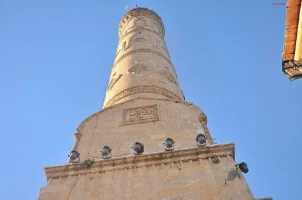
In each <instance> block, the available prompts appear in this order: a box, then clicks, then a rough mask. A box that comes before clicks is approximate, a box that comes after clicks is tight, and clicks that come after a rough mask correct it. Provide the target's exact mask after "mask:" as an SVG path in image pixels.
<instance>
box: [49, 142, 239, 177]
mask: <svg viewBox="0 0 302 200" xmlns="http://www.w3.org/2000/svg"><path fill="white" fill-rule="evenodd" d="M234 151H235V147H234V144H233V143H229V144H224V145H211V146H205V147H201V148H196V147H195V148H190V149H183V150H174V151H171V152H160V153H151V154H143V155H139V156H134V155H133V156H128V157H122V158H112V159H108V160H98V161H95V163H94V164H93V165H92V166H91V167H89V168H85V165H84V163H83V162H81V163H73V164H67V165H60V166H54V167H45V169H44V171H45V175H46V177H47V180H48V179H49V178H60V177H67V176H77V175H85V174H91V173H104V172H106V171H113V170H128V169H132V168H139V167H148V166H156V165H161V164H163V163H164V164H168V163H172V162H174V163H176V162H181V161H183V162H184V161H190V160H199V159H208V158H213V157H217V156H219V157H225V156H231V157H233V158H234V157H235V155H234ZM234 159H235V158H234Z"/></svg>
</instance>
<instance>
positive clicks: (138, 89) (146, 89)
mask: <svg viewBox="0 0 302 200" xmlns="http://www.w3.org/2000/svg"><path fill="white" fill-rule="evenodd" d="M138 93H153V94H161V95H163V96H165V97H168V98H170V99H178V100H181V98H180V97H178V96H177V95H176V94H174V93H172V92H171V91H169V90H167V89H165V88H160V87H157V86H149V85H141V86H135V87H131V88H128V89H125V90H123V91H121V92H119V93H117V94H116V95H115V96H114V97H113V98H111V99H110V100H109V101H108V102H107V104H106V106H105V107H108V106H112V105H113V104H114V103H115V102H117V101H119V100H121V99H122V98H125V97H127V96H130V95H133V94H138Z"/></svg>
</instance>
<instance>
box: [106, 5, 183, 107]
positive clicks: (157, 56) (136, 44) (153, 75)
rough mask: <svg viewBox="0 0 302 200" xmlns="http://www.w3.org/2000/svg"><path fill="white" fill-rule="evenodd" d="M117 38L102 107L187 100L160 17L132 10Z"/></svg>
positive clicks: (121, 24) (142, 10)
mask: <svg viewBox="0 0 302 200" xmlns="http://www.w3.org/2000/svg"><path fill="white" fill-rule="evenodd" d="M118 34H119V44H118V47H117V51H116V55H115V60H114V65H113V67H112V71H111V74H110V79H109V84H108V88H107V92H106V98H105V100H104V105H103V107H104V108H105V107H109V106H112V105H114V104H117V103H121V102H123V101H125V100H129V99H133V98H136V97H159V98H170V99H178V100H184V97H183V93H182V91H181V89H180V87H179V83H178V80H177V75H176V72H175V70H174V67H173V64H172V61H171V58H170V55H169V51H168V48H167V45H166V43H165V40H164V35H165V29H164V25H163V23H162V21H161V19H160V17H159V16H158V15H157V14H156V13H155V12H153V11H151V10H149V9H146V8H136V9H133V10H131V11H129V12H128V13H127V14H126V15H125V16H124V17H123V18H122V20H121V23H120V26H119V30H118Z"/></svg>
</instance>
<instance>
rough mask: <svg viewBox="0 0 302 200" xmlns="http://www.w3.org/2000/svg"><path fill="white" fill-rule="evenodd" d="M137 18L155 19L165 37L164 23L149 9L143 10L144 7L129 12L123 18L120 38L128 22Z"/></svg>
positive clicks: (119, 31) (120, 25) (120, 26)
mask: <svg viewBox="0 0 302 200" xmlns="http://www.w3.org/2000/svg"><path fill="white" fill-rule="evenodd" d="M137 16H148V17H149V18H151V19H153V20H154V21H155V22H157V23H158V25H159V26H160V27H161V28H162V34H163V36H165V27H164V23H163V21H162V20H161V17H160V16H159V15H158V14H157V13H156V12H154V11H153V10H150V9H148V8H143V7H135V8H133V9H131V10H129V11H128V12H127V13H126V14H125V15H124V16H123V18H122V19H121V22H120V24H119V30H118V33H119V36H121V35H122V30H123V29H124V27H125V25H126V24H127V22H128V21H129V20H130V19H131V18H133V17H137Z"/></svg>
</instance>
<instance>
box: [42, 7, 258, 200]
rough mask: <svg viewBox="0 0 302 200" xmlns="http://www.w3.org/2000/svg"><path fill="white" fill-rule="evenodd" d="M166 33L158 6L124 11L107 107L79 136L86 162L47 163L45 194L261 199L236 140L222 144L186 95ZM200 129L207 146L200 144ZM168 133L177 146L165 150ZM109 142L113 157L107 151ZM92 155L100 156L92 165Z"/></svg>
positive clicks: (80, 198)
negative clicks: (241, 165)
mask: <svg viewBox="0 0 302 200" xmlns="http://www.w3.org/2000/svg"><path fill="white" fill-rule="evenodd" d="M164 35H165V29H164V26H163V23H162V21H161V19H160V17H159V16H158V15H157V14H156V13H154V12H153V11H150V10H148V9H142V8H137V9H133V10H131V11H130V12H128V13H127V14H126V15H125V16H124V17H123V19H122V21H121V23H120V25H119V39H120V41H119V45H118V47H117V53H116V57H115V61H114V65H113V68H112V72H111V74H110V80H109V83H108V89H107V92H106V98H105V101H104V108H103V109H102V110H101V111H98V112H96V113H94V114H92V115H90V116H88V117H87V118H86V119H84V120H83V121H82V122H81V123H80V125H79V126H78V128H77V131H76V133H75V135H74V139H75V143H74V146H73V150H77V151H78V152H79V153H80V162H71V161H68V163H67V164H66V165H61V166H54V167H46V168H45V174H46V177H47V184H46V186H45V187H43V188H42V189H41V191H40V193H39V197H38V199H39V200H127V199H129V200H130V199H131V200H133V199H147V200H148V199H149V200H254V197H253V195H252V193H251V191H250V189H249V187H248V185H247V183H246V181H245V179H244V176H243V175H242V173H241V172H240V171H239V170H238V169H237V168H236V167H235V164H236V162H235V160H234V145H233V144H225V145H216V144H214V142H213V139H212V137H211V135H210V133H209V130H208V128H207V117H206V115H205V114H204V113H203V111H202V110H201V109H200V108H198V107H197V106H195V105H193V104H192V103H189V102H185V101H184V95H183V93H182V90H181V88H180V86H179V82H178V80H177V74H176V72H175V70H174V66H173V64H172V61H171V59H170V55H169V52H168V48H167V45H166V43H165V41H164ZM199 133H202V134H205V135H206V137H207V142H206V146H204V147H197V143H196V140H195V138H196V136H197V134H199ZM168 137H169V138H172V139H173V140H174V141H175V144H174V150H173V151H165V148H164V145H163V142H164V140H165V139H166V138H168ZM135 142H141V143H142V144H143V145H144V152H143V154H142V155H134V154H133V150H132V149H131V147H132V145H133V144H134V143H135ZM105 145H107V146H109V147H110V148H111V149H112V154H111V156H112V157H111V158H110V159H103V158H102V156H101V153H100V150H101V149H102V147H103V146H105ZM87 159H94V161H95V163H94V164H93V165H91V166H90V167H88V168H87V166H86V167H85V164H84V162H85V160H87ZM213 159H219V161H220V162H219V163H216V164H215V163H214V162H213Z"/></svg>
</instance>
